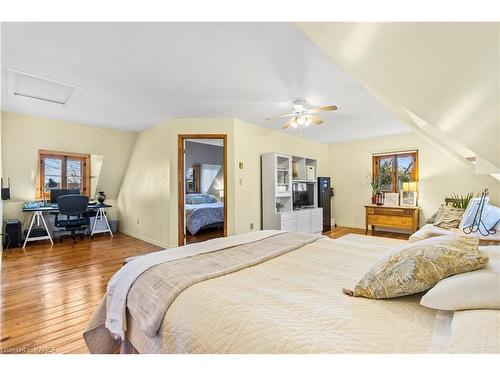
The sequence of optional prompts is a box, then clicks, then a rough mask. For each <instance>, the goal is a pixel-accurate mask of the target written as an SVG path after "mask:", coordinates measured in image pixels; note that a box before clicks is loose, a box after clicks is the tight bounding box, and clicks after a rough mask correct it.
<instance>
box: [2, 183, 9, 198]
mask: <svg viewBox="0 0 500 375" xmlns="http://www.w3.org/2000/svg"><path fill="white" fill-rule="evenodd" d="M1 183H2V200H4V201H6V200H9V199H10V178H9V179H8V184H7V187H3V178H2V179H1Z"/></svg>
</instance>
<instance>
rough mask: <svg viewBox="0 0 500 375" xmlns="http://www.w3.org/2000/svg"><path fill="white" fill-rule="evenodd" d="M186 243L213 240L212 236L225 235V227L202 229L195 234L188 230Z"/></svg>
mask: <svg viewBox="0 0 500 375" xmlns="http://www.w3.org/2000/svg"><path fill="white" fill-rule="evenodd" d="M186 232H187V233H186V244H190V243H195V242H202V241H206V240H211V239H212V238H219V237H224V229H217V228H212V229H202V230H200V231H199V232H198V233H196V234H195V235H194V236H193V235H192V234H190V233H189V232H188V231H186Z"/></svg>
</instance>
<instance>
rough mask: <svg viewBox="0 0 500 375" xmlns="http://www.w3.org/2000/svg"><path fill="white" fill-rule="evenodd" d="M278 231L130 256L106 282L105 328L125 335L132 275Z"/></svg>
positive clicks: (265, 236)
mask: <svg viewBox="0 0 500 375" xmlns="http://www.w3.org/2000/svg"><path fill="white" fill-rule="evenodd" d="M278 233H281V232H280V231H276V230H264V231H260V232H252V233H245V234H242V235H240V236H233V237H229V238H217V239H213V240H210V241H205V242H200V243H195V244H191V245H187V246H182V247H175V248H171V249H166V250H163V251H158V252H154V253H151V254H147V255H143V256H140V257H137V258H135V259H133V260H132V261H130V262H129V263H127V264H126V265H125V266H123V267H122V268H121V269H120V270H119V271H118V272H116V273H115V274H114V275H113V277H112V278H111V279H110V280H109V282H108V288H107V294H106V318H105V326H106V328H107V329H108V330H109V331H110V332H111V333H112V334H113V335H114V336H115V337H116V338H120V339H122V340H123V339H124V338H125V331H126V330H127V319H126V309H127V296H128V292H129V290H130V288H131V287H132V284H133V283H134V282H135V281H136V279H137V278H138V277H139V276H140V275H142V274H143V273H144V272H145V271H146V270H148V269H150V268H151V267H154V266H156V265H158V264H161V263H165V262H170V261H174V260H177V259H182V258H187V257H191V256H195V255H198V254H203V253H207V252H211V251H217V250H221V249H224V248H228V247H232V246H237V245H241V244H245V243H249V242H253V241H259V240H261V239H264V238H267V237H270V236H274V235H276V234H278Z"/></svg>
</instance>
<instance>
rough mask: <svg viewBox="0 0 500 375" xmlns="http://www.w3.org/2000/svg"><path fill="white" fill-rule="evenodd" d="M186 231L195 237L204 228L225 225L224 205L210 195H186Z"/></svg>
mask: <svg viewBox="0 0 500 375" xmlns="http://www.w3.org/2000/svg"><path fill="white" fill-rule="evenodd" d="M185 210H186V229H187V230H188V231H189V233H191V234H192V235H195V234H196V233H198V232H199V231H200V230H201V229H203V228H208V227H212V226H216V225H218V226H222V225H224V203H223V202H219V201H217V199H216V198H215V197H214V196H213V195H210V194H187V195H186V204H185Z"/></svg>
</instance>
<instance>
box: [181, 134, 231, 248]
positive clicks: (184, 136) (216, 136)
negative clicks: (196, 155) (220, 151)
mask: <svg viewBox="0 0 500 375" xmlns="http://www.w3.org/2000/svg"><path fill="white" fill-rule="evenodd" d="M188 139H222V141H223V148H224V160H223V168H224V170H223V175H224V199H223V202H224V237H226V236H227V134H178V135H177V194H178V197H177V201H178V203H177V216H178V220H177V222H178V228H177V232H178V242H179V246H182V245H185V241H184V240H185V239H184V225H185V223H184V203H185V202H184V192H185V189H186V187H185V184H184V182H185V181H184V178H185V176H184V168H185V166H184V141H185V140H188Z"/></svg>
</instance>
